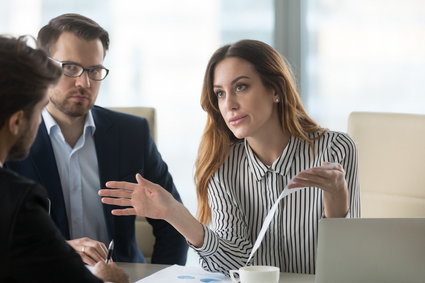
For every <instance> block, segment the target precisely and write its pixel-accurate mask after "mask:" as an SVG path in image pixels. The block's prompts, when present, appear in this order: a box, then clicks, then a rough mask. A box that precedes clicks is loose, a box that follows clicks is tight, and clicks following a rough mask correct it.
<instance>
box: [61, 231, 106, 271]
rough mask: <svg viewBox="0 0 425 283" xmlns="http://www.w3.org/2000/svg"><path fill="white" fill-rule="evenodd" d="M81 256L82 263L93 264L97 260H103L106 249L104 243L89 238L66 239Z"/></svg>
mask: <svg viewBox="0 0 425 283" xmlns="http://www.w3.org/2000/svg"><path fill="white" fill-rule="evenodd" d="M67 242H68V244H69V245H70V246H71V247H73V248H74V250H75V251H76V252H77V253H78V254H79V255H80V256H81V259H82V260H83V261H84V263H86V264H88V265H91V266H94V265H95V264H96V263H97V262H99V261H103V262H104V261H105V259H106V255H107V254H108V249H107V248H106V246H105V244H104V243H102V242H98V241H95V240H92V239H90V238H79V239H74V240H69V241H67Z"/></svg>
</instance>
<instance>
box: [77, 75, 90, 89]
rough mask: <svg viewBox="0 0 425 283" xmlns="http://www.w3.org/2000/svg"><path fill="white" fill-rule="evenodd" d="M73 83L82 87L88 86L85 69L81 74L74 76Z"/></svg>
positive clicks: (88, 81) (88, 80) (88, 79)
mask: <svg viewBox="0 0 425 283" xmlns="http://www.w3.org/2000/svg"><path fill="white" fill-rule="evenodd" d="M75 85H76V86H80V87H84V88H89V87H90V78H89V76H88V74H87V72H86V71H84V72H83V73H82V74H81V76H79V77H76V78H75Z"/></svg>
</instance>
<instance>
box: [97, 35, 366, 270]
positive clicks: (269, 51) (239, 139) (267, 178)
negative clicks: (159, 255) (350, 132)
mask: <svg viewBox="0 0 425 283" xmlns="http://www.w3.org/2000/svg"><path fill="white" fill-rule="evenodd" d="M201 105H202V108H203V109H204V110H205V111H206V112H207V113H208V118H207V125H206V128H205V131H204V134H203V137H202V140H201V144H200V147H199V153H198V158H197V160H196V172H195V181H196V186H197V195H198V214H199V215H198V218H199V220H197V219H195V218H194V217H193V216H192V215H191V214H190V212H189V211H188V210H187V209H186V208H185V207H184V206H183V205H181V204H180V203H178V202H176V201H175V200H174V199H173V198H172V196H171V195H169V194H167V192H166V191H165V190H163V189H162V188H161V187H160V186H158V185H155V184H153V183H150V182H149V181H147V180H145V179H143V178H142V177H141V176H140V175H137V180H138V184H131V183H125V182H108V184H107V186H108V187H109V188H112V189H111V190H101V191H100V195H101V196H105V197H106V198H103V199H102V201H103V202H104V203H109V204H116V205H121V206H132V208H127V209H119V210H114V211H113V213H114V214H115V215H129V214H138V215H144V216H147V217H151V218H159V219H164V220H166V221H168V222H169V223H170V224H171V225H173V226H174V227H175V228H176V229H177V230H178V231H179V232H180V233H181V234H182V235H183V236H184V237H186V239H187V241H188V242H189V243H190V244H191V246H192V248H194V249H195V250H196V251H197V252H198V254H199V256H200V260H201V264H202V266H203V267H204V268H205V269H207V270H210V271H219V272H223V273H228V270H229V269H235V268H239V267H240V266H242V265H244V264H246V262H247V259H248V256H249V254H250V252H251V250H252V249H253V244H254V242H255V240H256V238H257V236H258V234H259V231H260V229H261V225H262V223H263V221H264V218H265V216H266V214H267V213H268V211H269V210H270V208H271V206H272V205H273V204H274V203H275V202H276V200H277V199H278V198H279V195H280V194H281V193H282V191H283V190H290V189H292V188H305V189H303V190H299V191H296V192H294V193H292V194H289V195H288V196H287V197H285V198H284V199H283V200H282V201H281V203H280V206H279V209H278V211H277V213H276V215H275V216H274V218H273V221H272V222H271V224H270V227H269V229H268V231H267V232H266V234H265V237H264V239H263V242H262V244H261V246H260V248H259V249H258V250H257V252H256V254H255V255H254V257H253V260H252V262H251V263H254V264H261V265H274V266H278V267H280V269H281V271H284V272H297V273H314V271H315V253H316V241H317V229H318V221H319V220H320V219H321V218H324V217H328V218H330V217H359V215H360V211H359V189H358V182H357V153H356V148H355V145H354V143H353V141H352V140H351V139H350V138H349V137H348V136H347V135H346V134H344V133H339V132H333V131H329V130H327V129H324V128H322V127H320V126H319V125H318V124H317V123H316V122H315V121H313V119H311V118H310V117H309V116H308V115H307V113H306V111H305V110H304V107H303V105H302V102H301V99H300V97H299V95H298V93H297V90H296V86H295V82H294V79H293V77H292V74H291V72H290V70H289V68H288V66H287V64H286V63H285V61H284V60H283V58H282V57H281V56H280V54H279V53H278V52H277V51H276V50H274V49H273V48H272V47H270V46H269V45H267V44H265V43H263V42H260V41H255V40H242V41H239V42H236V43H234V44H231V45H226V46H223V47H221V48H219V49H218V50H217V51H216V52H215V53H214V54H213V56H212V57H211V59H210V61H209V63H208V66H207V69H206V73H205V77H204V86H203V90H202V96H201ZM323 165H327V166H323ZM330 165H332V166H330ZM111 196H112V197H118V198H115V199H113V198H108V197H111Z"/></svg>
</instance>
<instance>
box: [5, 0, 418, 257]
mask: <svg viewBox="0 0 425 283" xmlns="http://www.w3.org/2000/svg"><path fill="white" fill-rule="evenodd" d="M0 3H1V7H2V9H1V10H0V33H2V34H11V35H21V34H30V35H33V36H36V35H37V32H38V30H39V29H40V28H41V27H42V26H43V25H45V24H46V23H47V22H48V21H49V20H50V19H51V18H53V17H56V16H58V15H60V14H63V13H70V12H72V13H80V14H83V15H85V16H88V17H90V18H92V19H94V20H95V21H97V22H98V23H99V24H100V25H101V26H103V27H104V28H105V29H106V30H108V32H109V34H110V38H111V45H110V51H109V53H108V54H107V56H106V60H105V66H106V67H107V68H109V69H110V73H109V76H108V77H107V79H106V80H105V81H103V84H102V88H101V91H100V94H99V97H98V100H97V104H98V105H100V106H105V107H111V106H115V107H120V106H150V107H155V108H156V109H157V131H158V147H159V150H160V152H161V153H162V156H163V158H164V160H165V161H166V162H167V163H168V165H169V167H170V172H171V173H172V175H173V177H174V181H175V184H176V186H177V188H178V190H179V192H180V194H181V196H182V198H183V201H184V203H185V204H186V205H187V206H188V208H189V209H190V211H191V212H192V213H193V214H196V203H197V201H196V194H195V186H194V182H193V164H194V161H195V158H196V153H197V149H198V144H199V139H200V136H201V134H202V131H203V127H204V124H205V120H206V115H205V113H204V112H203V111H202V109H201V107H200V105H199V98H200V92H201V87H202V80H203V75H204V70H205V67H206V64H207V62H208V59H209V57H210V56H211V55H212V53H213V52H214V51H215V50H216V49H217V48H218V47H220V46H222V45H224V44H227V43H231V42H234V41H237V40H240V39H246V38H249V39H257V40H261V41H264V42H266V43H268V44H270V45H272V46H273V47H275V48H276V49H277V50H278V51H279V52H280V53H281V54H282V55H284V56H285V58H286V59H287V61H288V62H289V63H290V64H291V66H292V68H293V71H294V74H295V76H296V78H297V82H298V87H299V90H300V93H301V96H302V99H303V101H304V103H305V106H306V108H307V110H308V112H309V113H310V115H311V116H312V117H313V118H314V119H315V120H317V121H318V122H319V123H320V124H321V125H322V126H324V127H328V128H330V129H333V130H338V131H346V128H347V119H348V115H349V113H350V112H352V111H382V112H403V113H422V114H424V113H425V1H423V0H155V1H146V0H102V1H100V0H91V1H86V0H74V1H70V0H67V1H63V0H14V1H9V0H0ZM424 146H425V145H424ZM188 265H197V256H196V255H195V254H194V253H193V252H192V251H190V252H189V260H188Z"/></svg>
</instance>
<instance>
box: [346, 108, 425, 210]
mask: <svg viewBox="0 0 425 283" xmlns="http://www.w3.org/2000/svg"><path fill="white" fill-rule="evenodd" d="M348 133H349V135H350V136H351V137H352V138H353V140H354V141H355V142H356V145H357V148H358V153H359V180H360V190H361V193H360V196H361V204H362V217H425V166H424V162H425V115H415V114H395V113H373V112H353V113H351V114H350V117H349V121H348Z"/></svg>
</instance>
